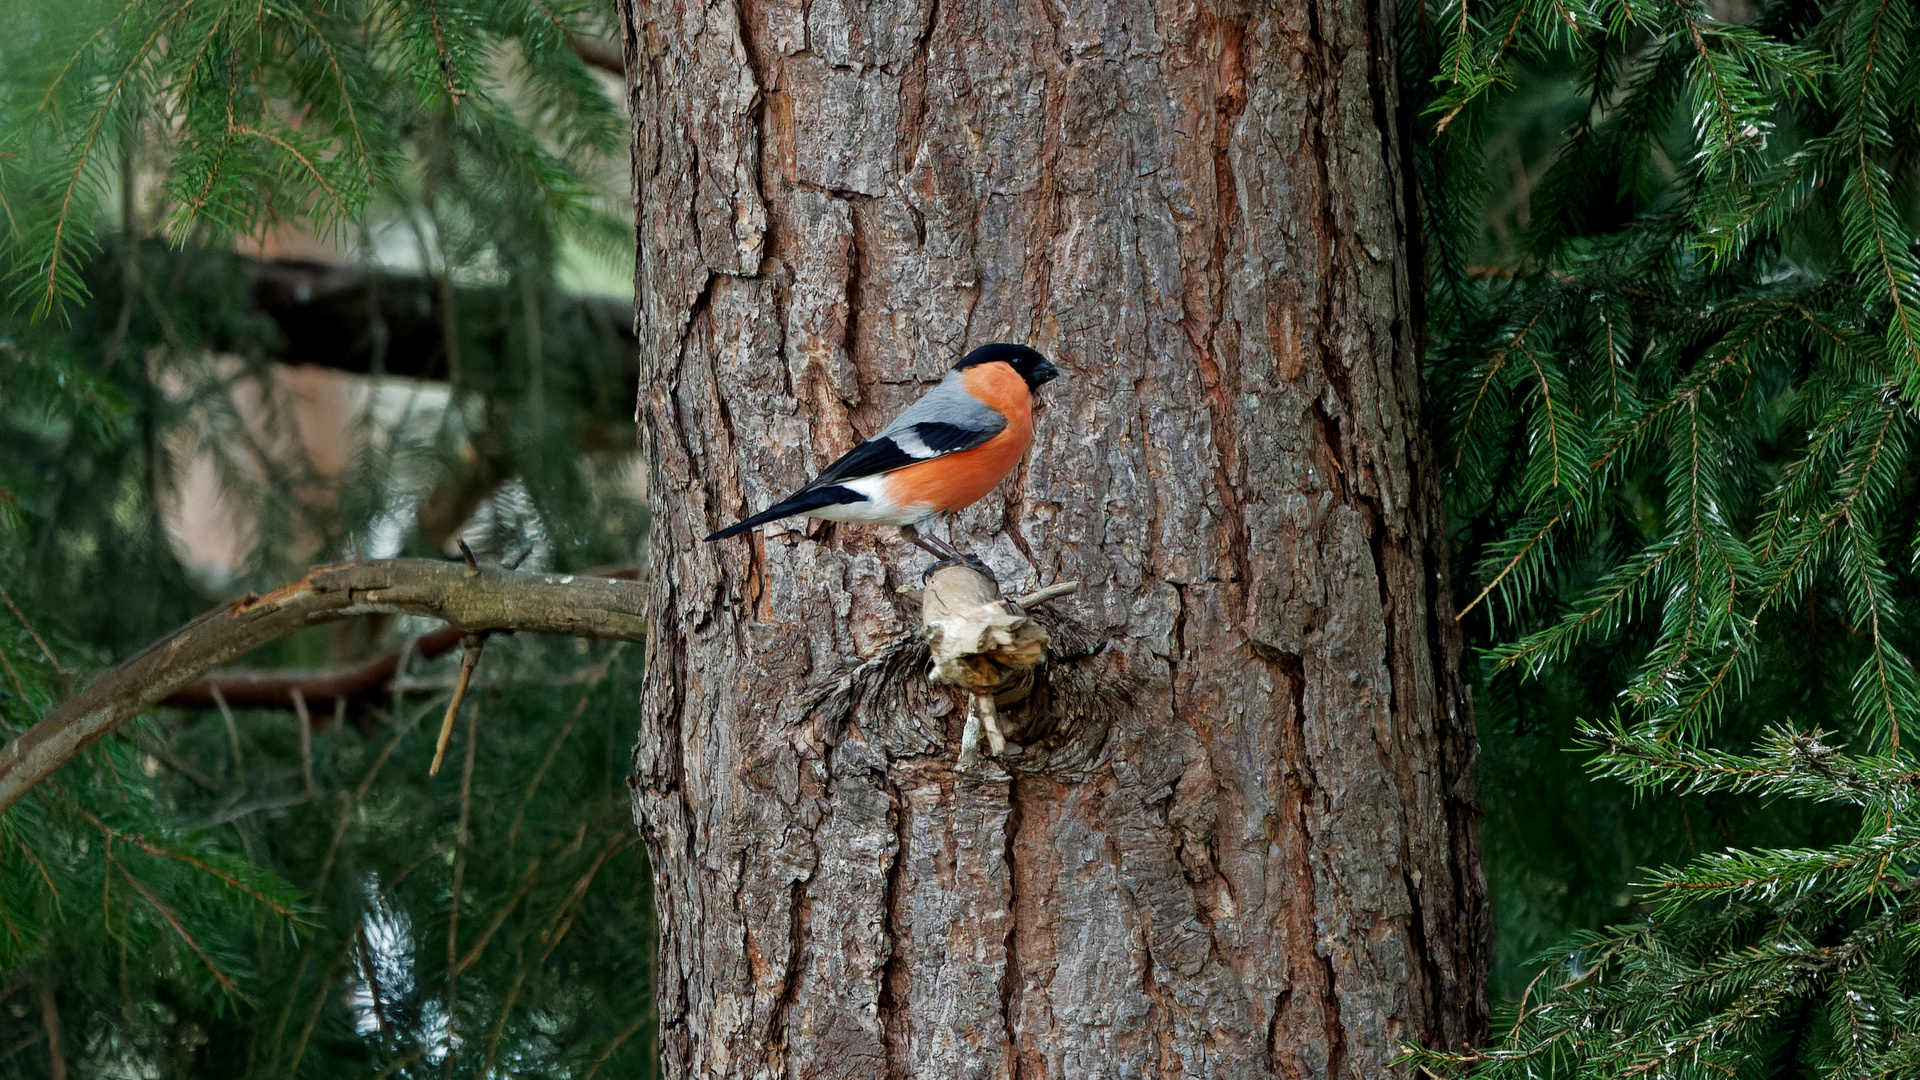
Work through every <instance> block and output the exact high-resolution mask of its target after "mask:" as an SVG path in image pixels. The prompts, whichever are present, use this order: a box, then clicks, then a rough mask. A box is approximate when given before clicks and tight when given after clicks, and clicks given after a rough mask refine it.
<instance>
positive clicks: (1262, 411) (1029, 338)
mask: <svg viewBox="0 0 1920 1080" xmlns="http://www.w3.org/2000/svg"><path fill="white" fill-rule="evenodd" d="M620 4H621V13H622V17H623V20H624V23H625V27H626V50H627V66H628V80H629V83H630V86H631V90H632V98H633V104H634V169H635V180H634V183H635V199H636V202H637V205H638V222H639V224H638V229H639V266H638V271H637V275H636V285H637V288H638V304H639V313H638V327H639V341H640V350H641V385H640V406H639V412H640V421H641V425H642V439H643V443H644V450H645V453H646V455H647V457H648V460H649V461H650V462H651V464H652V468H653V487H652V490H653V496H654V500H655V517H654V526H653V533H652V539H651V542H650V545H651V546H650V559H651V574H652V586H651V589H652V592H651V604H652V615H651V630H650V635H651V636H650V641H649V654H650V655H649V661H648V662H649V669H648V687H647V697H646V702H645V716H644V727H643V728H642V731H641V735H640V745H639V748H638V750H637V754H636V766H637V776H636V777H635V780H634V806H635V812H636V815H637V817H638V820H639V822H640V825H641V828H642V830H643V832H644V833H645V835H646V837H647V840H648V842H649V843H650V845H651V851H652V856H653V865H654V867H655V870H656V873H657V875H658V882H657V888H658V897H659V910H660V919H661V926H662V933H663V941H662V951H661V970H660V978H659V986H660V1012H661V1034H662V1045H663V1047H664V1052H665V1055H666V1060H667V1066H668V1072H669V1075H672V1076H701V1077H707V1076H716V1077H717V1076H726V1077H749V1076H768V1077H771V1076H795V1077H802V1076H804V1077H814V1076H822V1077H826V1076H833V1077H841V1076H844V1077H858V1078H861V1080H876V1078H881V1077H905V1076H924V1077H1012V1076H1016V1075H1018V1076H1043V1075H1044V1076H1049V1077H1112V1076H1169V1077H1171V1076H1209V1077H1211V1076H1287V1077H1334V1078H1346V1077H1351V1078H1369V1077H1378V1076H1381V1075H1383V1074H1385V1073H1386V1072H1388V1063H1389V1062H1390V1061H1391V1060H1392V1059H1393V1058H1394V1057H1395V1055H1396V1053H1397V1052H1398V1047H1399V1045H1400V1044H1401V1042H1402V1041H1403V1040H1409V1039H1419V1040H1422V1041H1425V1042H1427V1043H1429V1044H1441V1045H1452V1046H1459V1045H1462V1044H1464V1043H1466V1042H1469V1041H1471V1040H1474V1039H1477V1038H1479V1037H1481V1036H1482V1035H1483V1034H1484V1032H1485V1029H1486V1005H1485V1001H1484V997H1483V992H1482V982H1483V977H1484V974H1485V969H1486V956H1485V948H1486V937H1487V911H1486V898H1485V887H1484V884H1483V882H1482V879H1481V876H1480V868H1479V861H1478V825H1477V817H1476V809H1475V806H1476V803H1475V796H1474V787H1473V764H1472V763H1473V746H1474V742H1473V727H1472V718H1471V711H1470V708H1469V705H1468V702H1467V700H1466V694H1465V690H1464V685H1463V683H1462V680H1461V677H1460V675H1459V673H1458V672H1457V670H1456V668H1455V654H1456V651H1457V637H1456V634H1455V632H1454V627H1453V620H1452V612H1451V610H1450V608H1449V605H1448V601H1447V593H1446V587H1445V551H1446V537H1445V533H1444V528H1443V520H1442V516H1441V512H1440V505H1439V498H1438V469H1437V466H1436V463H1435V461H1434V458H1433V449H1432V445H1431V442H1430V440H1429V438H1428V436H1427V434H1426V432H1425V429H1424V427H1423V424H1422V412H1421V410H1422V402H1421V393H1420V385H1419V333H1420V319H1421V311H1420V302H1419V292H1418V289H1419V286H1418V281H1419V277H1420V275H1419V271H1418V264H1417V255H1416V236H1415V223H1414V220H1413V211H1412V209H1411V207H1410V206H1409V197H1410V196H1409V192H1410V186H1409V184H1408V182H1407V178H1406V174H1407V163H1406V160H1405V157H1406V154H1405V149H1404V147H1403V145H1402V142H1401V140H1402V138H1403V136H1402V134H1401V131H1400V128H1399V126H1398V122H1397V121H1398V116H1399V106H1398V102H1397V95H1396V92H1395V85H1394V68H1393V55H1392V54H1393V49H1392V41H1393V27H1392V8H1391V5H1390V4H1388V3H1386V2H1385V0H1374V2H1373V3H1356V4H1348V5H1342V4H1334V3H1301V4H1290V3H1288V4H1282V3H1272V4H1264V5H1263V4H1253V5H1241V4H1232V3H1222V2H1218V0H1199V2H1197V3H1185V2H1182V3H1168V2H1165V0H1162V2H1160V3H1157V4H1156V3H1154V2H1151V0H1090V2H1089V0H1004V2H999V3H987V2H982V3H960V2H956V0H897V2H888V0H710V2H706V3H700V2H686V3H667V2H664V0H655V2H645V0H620ZM995 340H1013V341H1023V342H1027V343H1030V344H1032V345H1034V346H1036V347H1038V348H1039V349H1041V350H1042V351H1043V352H1045V353H1047V354H1048V355H1049V356H1050V357H1052V358H1053V359H1054V361H1055V362H1056V363H1057V364H1058V365H1059V366H1060V367H1061V369H1062V370H1063V371H1064V372H1065V377H1064V378H1062V379H1061V380H1060V381H1059V382H1057V383H1054V384H1052V385H1051V386H1049V387H1048V388H1047V389H1046V391H1045V392H1044V396H1045V397H1046V398H1047V399H1048V404H1047V406H1046V407H1045V409H1044V410H1043V411H1041V412H1040V414H1039V419H1038V433H1037V435H1036V437H1035V443H1034V449H1033V452H1032V454H1031V455H1030V457H1029V459H1028V462H1027V464H1026V465H1025V466H1024V467H1023V468H1022V469H1021V470H1020V471H1019V472H1018V473H1017V474H1016V475H1015V476H1014V477H1013V478H1012V479H1010V480H1009V481H1008V483H1007V484H1006V485H1004V486H1003V487H1002V488H1001V490H1000V492H999V493H997V494H996V495H995V496H993V497H990V498H989V499H988V500H986V501H984V502H983V503H981V504H978V505H976V506H975V507H974V508H972V509H971V510H969V511H967V512H966V513H965V514H964V515H962V517H961V519H960V521H959V524H958V525H957V527H956V530H955V539H956V540H957V541H959V542H960V543H961V544H962V545H963V546H970V547H972V548H973V549H974V550H976V551H977V552H979V553H981V554H982V555H984V556H985V558H986V559H987V561H988V562H989V563H991V564H992V565H993V566H994V567H995V568H996V569H997V570H998V571H999V573H1000V575H1001V577H1002V578H1003V579H1004V580H1007V581H1008V582H1009V584H1010V585H1015V586H1019V585H1029V584H1048V583H1051V582H1054V581H1059V580H1066V579H1070V578H1078V579H1081V580H1082V581H1084V582H1085V583H1086V587H1085V588H1084V589H1083V590H1082V591H1081V592H1080V593H1079V594H1078V596H1076V597H1074V598H1072V599H1071V600H1068V601H1064V602H1059V603H1056V605H1055V608H1056V609H1057V610H1058V611H1059V612H1060V613H1061V614H1062V615H1063V616H1065V617H1066V621H1065V622H1063V623H1061V624H1059V626H1058V627H1057V628H1056V634H1055V663H1054V668H1053V670H1052V672H1051V674H1050V675H1049V682H1048V685H1049V686H1050V687H1051V688H1052V689H1051V697H1050V698H1047V697H1045V696H1044V695H1043V698H1042V699H1041V702H1042V703H1039V704H1035V705H1033V706H1031V707H1030V708H1029V710H1028V711H1029V712H1030V713H1031V714H1032V715H1029V716H1027V717H1025V718H1024V719H1020V720H1018V721H1017V722H1016V723H1015V727H1016V729H1017V731H1016V738H1015V742H1016V743H1018V744H1019V745H1021V746H1022V747H1023V750H1022V751H1021V752H1019V753H1016V754H1010V755H1009V756H1008V757H1006V758H1004V759H1002V760H999V761H993V762H990V763H989V764H987V765H986V766H984V767H983V768H981V769H980V770H977V771H973V772H963V771H959V770H957V769H956V767H955V761H954V759H955V753H956V751H957V748H958V741H959V740H958V735H959V726H960V723H961V714H962V711H963V710H962V709H961V708H960V706H959V704H958V703H957V702H956V701H954V700H953V699H951V698H950V697H949V696H948V695H946V694H945V693H944V692H942V691H940V690H939V689H937V688H935V687H932V686H930V685H929V684H927V683H926V681H925V679H924V671H923V669H920V668H919V667H917V666H916V665H917V662H916V661H915V660H914V656H915V654H914V653H913V651H912V649H911V647H910V646H907V645H904V644H902V641H903V640H904V639H906V638H907V637H908V636H909V635H911V634H912V633H913V631H914V630H915V629H916V627H915V625H914V617H915V614H916V609H915V607H914V605H913V604H912V603H911V602H910V601H909V600H908V599H906V598H905V597H902V596H901V595H899V594H898V593H897V592H896V589H897V588H898V587H899V586H902V585H911V584H917V583H918V575H919V571H920V569H921V568H922V567H923V566H924V564H925V562H926V561H927V560H926V558H925V557H924V556H922V555H920V554H919V553H918V552H917V551H915V550H914V549H912V548H910V547H908V546H906V545H905V544H904V543H902V542H900V541H899V540H898V539H897V538H896V537H895V536H894V535H892V531H891V530H875V529H860V528H848V527H841V528H840V529H838V530H837V531H836V532H834V533H832V534H831V535H829V536H826V537H824V538H823V539H821V540H813V539H803V538H802V537H801V536H800V535H799V532H798V531H797V530H796V531H795V532H791V533H785V534H781V533H777V532H776V533H774V534H771V535H767V536H759V535H755V536H753V537H751V538H750V541H741V540H736V541H732V542H729V543H726V544H722V545H709V544H703V543H701V542H700V537H702V536H703V535H705V534H706V533H707V532H709V531H711V530H712V529H714V528H716V527H718V526H721V525H724V524H728V523H730V522H732V521H734V520H736V519H737V518H738V517H740V516H741V515H743V514H745V513H748V512H750V511H753V510H758V509H761V508H764V507H765V506H767V505H769V504H770V503H771V502H772V501H773V500H774V499H775V498H776V497H777V496H779V495H781V494H784V493H785V492H787V491H789V490H791V489H792V488H794V487H796V486H797V485H799V484H800V483H801V482H803V481H804V480H805V479H807V478H808V477H809V476H810V475H812V474H813V473H814V472H815V471H817V470H818V469H819V468H820V467H822V466H823V465H824V464H825V463H827V462H828V461H830V460H832V459H833V458H834V457H835V456H837V455H838V454H839V453H841V452H843V451H845V450H846V449H847V448H848V447H850V446H851V445H853V444H854V443H855V442H856V441H857V440H858V439H859V438H861V437H862V436H863V435H868V434H872V433H873V432H875V431H877V430H878V429H879V428H880V427H881V426H882V425H883V424H884V423H885V422H886V420H887V419H889V418H890V417H891V416H892V415H893V414H894V413H895V412H897V411H898V410H899V409H900V408H902V407H903V406H904V405H905V404H906V403H907V402H908V401H910V400H912V399H913V398H914V397H915V396H916V395H917V394H919V393H920V392H922V391H923V390H924V389H925V388H926V387H927V386H929V385H930V384H931V383H932V381H933V380H935V379H937V378H938V377H939V375H940V374H941V373H942V371H944V370H945V369H946V367H948V366H949V365H950V364H951V363H953V361H954V360H956V359H957V358H958V357H959V356H960V355H961V354H962V353H963V352H965V351H966V350H967V349H968V348H970V347H972V346H976V345H979V344H981V343H984V342H987V341H995ZM1048 702H1050V703H1048Z"/></svg>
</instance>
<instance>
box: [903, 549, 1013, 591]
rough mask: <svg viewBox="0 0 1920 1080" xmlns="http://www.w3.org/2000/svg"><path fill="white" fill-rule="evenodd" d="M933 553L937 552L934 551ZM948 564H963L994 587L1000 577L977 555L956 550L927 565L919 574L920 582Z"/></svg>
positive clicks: (925, 580)
mask: <svg viewBox="0 0 1920 1080" xmlns="http://www.w3.org/2000/svg"><path fill="white" fill-rule="evenodd" d="M935 554H939V553H938V552H936V553H935ZM949 566H964V567H966V568H967V569H969V570H971V571H973V572H974V573H976V574H979V575H980V576H981V577H983V578H986V579H987V580H988V581H991V582H993V583H994V585H995V586H996V587H997V586H999V584H1000V579H999V578H997V577H995V576H994V574H993V570H992V569H990V568H989V567H988V566H987V564H986V563H984V562H981V561H980V558H979V557H978V556H976V555H969V554H967V553H966V552H964V551H957V550H956V551H954V552H953V554H951V555H941V557H940V561H939V562H936V563H934V564H933V565H932V566H929V567H927V571H926V573H924V574H921V575H920V581H921V583H922V584H925V583H926V582H927V580H928V579H929V578H931V577H933V575H934V572H935V571H938V570H945V569H946V568H947V567H949Z"/></svg>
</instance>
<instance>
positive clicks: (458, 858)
mask: <svg viewBox="0 0 1920 1080" xmlns="http://www.w3.org/2000/svg"><path fill="white" fill-rule="evenodd" d="M479 746H480V710H479V708H478V707H475V708H474V710H473V711H472V712H470V713H468V714H467V753H466V761H465V762H463V763H462V766H461V769H460V827H459V828H458V829H456V830H455V831H454V834H453V888H452V889H451V890H450V892H451V895H450V896H449V897H448V898H447V1006H446V1011H447V1029H448V1036H449V1037H450V1038H451V1037H452V1036H453V1034H454V1028H455V1026H456V1025H457V1024H458V1023H459V1013H458V1011H457V1005H458V1002H459V999H458V998H457V997H456V996H455V994H454V991H455V989H456V988H457V986H458V984H459V981H460V899H461V896H460V894H461V892H462V891H463V890H464V889H465V887H466V879H467V829H468V826H469V825H471V824H472V822H473V759H474V753H475V751H476V750H477V749H478V748H479ZM447 1060H448V1061H452V1060H453V1055H452V1054H448V1055H447Z"/></svg>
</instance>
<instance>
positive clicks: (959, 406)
mask: <svg viewBox="0 0 1920 1080" xmlns="http://www.w3.org/2000/svg"><path fill="white" fill-rule="evenodd" d="M965 379H966V372H964V371H949V372H947V375H946V377H945V378H943V379H941V380H940V385H938V386H936V387H934V388H933V389H931V390H929V391H927V392H926V394H925V395H924V396H922V397H921V398H920V400H919V401H916V402H914V403H913V404H912V405H909V406H908V407H907V411H905V412H903V413H901V414H900V415H899V416H898V417H896V418H894V421H893V423H891V424H888V425H887V426H886V429H885V430H884V431H882V432H880V434H882V435H895V434H899V433H902V432H905V431H907V430H908V429H910V428H912V427H914V426H916V425H918V424H950V425H952V426H954V427H957V428H964V429H965V430H967V431H977V432H983V433H986V434H992V433H994V432H997V431H999V430H1000V429H1001V428H1004V427H1006V426H1007V418H1006V417H1004V416H1001V415H1000V413H999V412H997V411H996V410H994V409H993V408H992V407H991V406H989V405H987V404H986V403H985V402H983V401H981V400H980V399H979V398H976V397H974V396H973V395H972V394H969V393H967V388H966V383H965Z"/></svg>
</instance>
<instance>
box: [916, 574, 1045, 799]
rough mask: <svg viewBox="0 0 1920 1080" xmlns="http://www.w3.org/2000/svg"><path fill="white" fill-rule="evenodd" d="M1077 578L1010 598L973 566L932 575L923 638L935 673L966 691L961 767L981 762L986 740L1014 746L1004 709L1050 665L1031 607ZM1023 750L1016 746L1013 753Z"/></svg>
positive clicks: (1002, 749)
mask: <svg viewBox="0 0 1920 1080" xmlns="http://www.w3.org/2000/svg"><path fill="white" fill-rule="evenodd" d="M1079 587H1080V583H1079V582H1077V581H1070V582H1064V583H1061V584H1059V585H1052V586H1049V587H1047V588H1045V589H1041V590H1040V591H1038V592H1035V593H1033V594H1032V595H1029V596H1024V597H1020V598H1019V599H1017V600H1009V599H1007V598H1005V597H1003V596H1001V595H1000V586H999V585H998V584H997V583H996V582H995V581H994V580H993V579H992V578H990V577H987V576H986V575H985V574H982V573H980V572H979V571H978V570H975V569H973V568H972V567H968V566H961V565H956V566H943V567H941V568H939V569H937V570H934V571H933V572H932V573H931V574H929V575H928V577H927V587H926V590H925V591H924V592H923V593H922V594H921V598H920V614H921V623H922V630H921V636H922V637H923V638H925V639H926V642H927V650H928V652H929V654H930V659H931V661H932V670H931V671H930V672H929V673H928V678H931V679H933V680H934V681H936V682H945V683H949V684H951V685H953V686H957V687H959V688H961V689H962V690H965V691H966V692H967V719H966V726H965V728H964V729H963V730H962V733H961V736H960V759H959V762H958V764H959V767H960V768H962V769H972V768H974V767H976V766H978V765H979V763H980V740H981V738H982V737H983V736H984V737H985V739H986V742H987V752H988V753H990V754H992V755H993V756H995V757H999V756H1000V755H1002V754H1005V753H1006V752H1007V751H1008V748H1009V745H1010V744H1009V743H1008V742H1007V738H1006V733H1005V732H1004V731H1002V730H1001V727H1000V721H999V710H1000V709H1001V708H1003V707H1005V706H1009V705H1015V704H1018V703H1019V702H1022V701H1025V700H1026V699H1027V697H1028V696H1029V695H1031V694H1032V693H1033V687H1034V681H1035V671H1036V670H1037V669H1039V668H1040V667H1041V666H1042V665H1044V664H1045V663H1046V662H1047V646H1048V644H1050V643H1051V640H1052V639H1051V637H1050V635H1049V634H1048V633H1047V631H1046V628H1045V627H1043V626H1041V625H1040V624H1039V623H1038V622H1035V621H1034V619H1033V617H1032V616H1031V615H1030V614H1028V612H1029V610H1030V609H1031V608H1033V607H1035V606H1037V605H1039V604H1042V603H1045V602H1046V601H1048V600H1051V599H1053V598H1055V597H1058V596H1066V595H1068V594H1070V593H1073V592H1075V591H1077V590H1078V589H1079ZM1020 749H1021V748H1020V747H1018V746H1013V747H1012V751H1013V752H1014V753H1016V754H1017V753H1019V752H1020Z"/></svg>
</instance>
